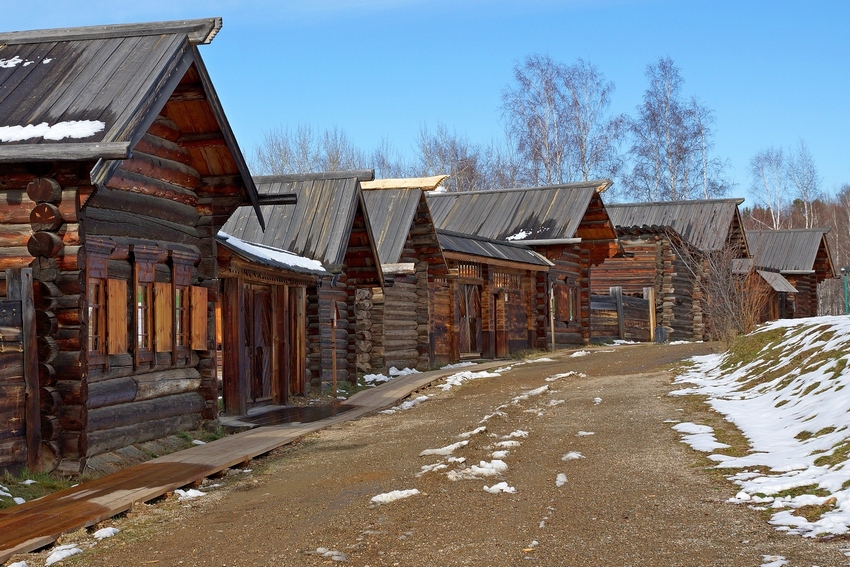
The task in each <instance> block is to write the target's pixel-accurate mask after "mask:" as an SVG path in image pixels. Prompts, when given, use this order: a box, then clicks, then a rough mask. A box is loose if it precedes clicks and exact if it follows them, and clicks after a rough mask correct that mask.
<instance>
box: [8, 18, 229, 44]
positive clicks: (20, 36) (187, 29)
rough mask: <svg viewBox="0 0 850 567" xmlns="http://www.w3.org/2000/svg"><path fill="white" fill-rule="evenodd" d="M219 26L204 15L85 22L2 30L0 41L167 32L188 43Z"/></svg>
mask: <svg viewBox="0 0 850 567" xmlns="http://www.w3.org/2000/svg"><path fill="white" fill-rule="evenodd" d="M220 29H221V18H202V19H196V20H177V21H166V22H150V23H143V24H117V25H107V26H83V27H76V28H57V29H50V30H31V31H19V32H6V33H0V44H2V43H5V44H7V45H18V44H22V43H45V42H52V41H77V40H91V39H110V38H116V37H134V36H145V35H165V34H186V36H187V38H188V39H189V43H192V44H198V43H209V42H211V41H212V40H213V38H214V37H215V36H216V34H217V33H218V31H219V30H220Z"/></svg>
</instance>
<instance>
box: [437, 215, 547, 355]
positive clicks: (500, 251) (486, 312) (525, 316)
mask: <svg viewBox="0 0 850 567" xmlns="http://www.w3.org/2000/svg"><path fill="white" fill-rule="evenodd" d="M438 236H439V239H440V246H441V248H442V250H443V255H444V256H445V258H446V262H447V263H448V266H449V273H450V276H449V277H447V278H437V279H436V280H435V281H434V282H433V284H432V285H431V294H430V300H431V306H432V318H431V351H432V359H433V360H434V364H437V365H440V364H448V363H454V362H458V361H459V360H462V359H470V358H473V359H477V358H505V357H507V356H509V355H510V354H511V353H515V352H522V351H527V350H534V349H536V348H537V338H538V334H539V332H538V328H537V326H538V324H539V322H540V321H539V319H538V317H537V314H538V313H539V311H540V310H541V309H543V306H541V305H540V302H541V301H545V298H541V296H540V294H539V293H538V292H537V285H538V282H539V281H540V279H541V278H544V277H545V274H547V273H548V272H549V270H550V269H551V268H552V267H553V263H552V262H550V261H549V260H547V259H546V258H545V257H544V256H542V255H541V254H538V253H536V252H534V251H533V250H531V249H530V248H529V247H527V246H524V245H522V244H514V243H511V242H500V241H496V240H490V239H487V238H483V237H480V236H474V235H469V234H461V233H457V232H451V231H446V230H439V231H438Z"/></svg>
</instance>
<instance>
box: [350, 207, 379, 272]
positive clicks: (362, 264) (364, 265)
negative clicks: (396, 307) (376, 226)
mask: <svg viewBox="0 0 850 567" xmlns="http://www.w3.org/2000/svg"><path fill="white" fill-rule="evenodd" d="M365 210H366V209H365V207H364V205H363V200H362V199H359V198H358V199H357V206H356V210H355V213H354V220H353V222H352V224H351V232H350V233H349V235H348V246H347V247H346V250H345V266H344V268H343V269H344V271H345V272H346V274H347V275H348V278H349V281H351V280H352V279H353V280H354V282H356V284H355V285H357V286H372V287H383V285H384V284H383V273H382V271H381V265H380V262H379V260H378V250H377V248H376V246H375V241H374V239H373V237H372V231H371V228H370V227H369V223H368V221H367V218H366V214H365Z"/></svg>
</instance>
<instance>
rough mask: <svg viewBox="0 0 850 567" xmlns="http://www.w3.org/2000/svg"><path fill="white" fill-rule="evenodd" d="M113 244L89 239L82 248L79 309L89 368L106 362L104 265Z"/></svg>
mask: <svg viewBox="0 0 850 567" xmlns="http://www.w3.org/2000/svg"><path fill="white" fill-rule="evenodd" d="M113 248H114V244H113V243H112V242H111V241H108V240H104V239H98V238H92V239H91V240H89V241H88V242H86V244H85V246H84V249H83V251H84V255H85V274H86V281H85V287H84V290H83V293H84V294H85V295H84V299H85V303H84V304H83V306H81V307H82V308H81V311H82V315H83V316H84V317H85V326H84V328H85V330H86V340H85V347H84V348H85V353H86V361H87V363H88V365H89V366H97V365H104V366H106V365H107V364H108V362H109V357H108V354H107V341H108V337H107V319H106V315H107V314H106V311H107V298H106V286H107V265H108V263H109V255H110V254H111V253H112V249H113Z"/></svg>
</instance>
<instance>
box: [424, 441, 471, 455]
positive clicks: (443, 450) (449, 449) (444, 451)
mask: <svg viewBox="0 0 850 567" xmlns="http://www.w3.org/2000/svg"><path fill="white" fill-rule="evenodd" d="M467 445H469V441H458V442H457V443H452V444H451V445H446V446H445V447H440V448H439V449H425V450H424V451H422V452H421V453H419V456H420V457H427V456H428V455H451V454H452V453H454V452H455V451H457V450H458V449H460V448H461V447H466V446H467Z"/></svg>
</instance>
